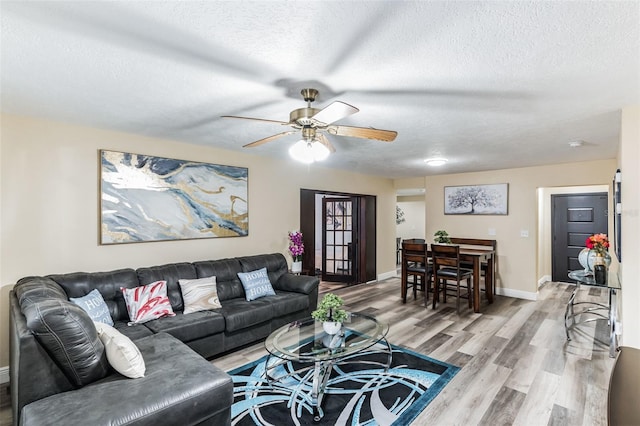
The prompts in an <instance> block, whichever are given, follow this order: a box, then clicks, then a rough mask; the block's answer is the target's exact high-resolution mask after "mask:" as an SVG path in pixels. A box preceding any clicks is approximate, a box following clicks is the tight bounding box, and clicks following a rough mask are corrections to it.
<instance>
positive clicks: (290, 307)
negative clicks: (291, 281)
mask: <svg viewBox="0 0 640 426" xmlns="http://www.w3.org/2000/svg"><path fill="white" fill-rule="evenodd" d="M269 302H270V303H271V307H272V309H273V316H274V317H281V316H284V315H288V314H292V313H294V312H299V311H304V310H306V309H307V308H309V297H308V296H307V295H306V294H300V293H290V292H286V291H276V296H274V297H270V298H269Z"/></svg>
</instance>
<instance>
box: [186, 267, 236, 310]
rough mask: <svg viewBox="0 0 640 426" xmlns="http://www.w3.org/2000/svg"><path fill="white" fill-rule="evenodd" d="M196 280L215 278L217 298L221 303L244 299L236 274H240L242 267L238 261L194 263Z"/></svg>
mask: <svg viewBox="0 0 640 426" xmlns="http://www.w3.org/2000/svg"><path fill="white" fill-rule="evenodd" d="M193 266H194V267H195V268H196V272H197V274H198V278H205V277H212V276H215V277H216V287H217V290H218V298H219V299H220V301H221V302H224V301H225V300H230V299H235V298H238V297H242V298H244V289H243V288H242V283H240V278H238V272H242V266H241V265H240V262H239V261H238V259H221V260H206V261H201V262H194V263H193Z"/></svg>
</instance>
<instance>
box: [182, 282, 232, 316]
mask: <svg viewBox="0 0 640 426" xmlns="http://www.w3.org/2000/svg"><path fill="white" fill-rule="evenodd" d="M178 284H180V290H182V299H183V300H184V311H183V312H182V313H183V314H185V315H186V314H191V313H193V312H198V311H208V310H210V309H216V308H222V305H221V304H220V299H218V291H217V290H218V289H217V287H216V277H207V278H199V279H196V280H186V279H181V280H178Z"/></svg>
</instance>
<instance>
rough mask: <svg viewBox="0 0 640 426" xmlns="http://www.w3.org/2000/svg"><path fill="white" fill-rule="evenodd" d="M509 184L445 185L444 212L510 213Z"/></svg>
mask: <svg viewBox="0 0 640 426" xmlns="http://www.w3.org/2000/svg"><path fill="white" fill-rule="evenodd" d="M508 201H509V184H507V183H497V184H490V185H466V186H445V187H444V214H472V215H473V214H475V215H483V214H495V215H506V214H508Z"/></svg>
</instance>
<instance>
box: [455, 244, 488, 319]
mask: <svg viewBox="0 0 640 426" xmlns="http://www.w3.org/2000/svg"><path fill="white" fill-rule="evenodd" d="M495 255H496V251H495V249H493V248H491V247H464V246H460V260H461V261H462V262H470V263H472V264H473V268H472V269H473V311H474V312H480V265H481V264H482V263H483V262H486V263H487V270H486V273H485V277H484V290H485V293H486V295H487V301H488V302H489V303H493V288H494V280H495V275H496V274H495Z"/></svg>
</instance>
